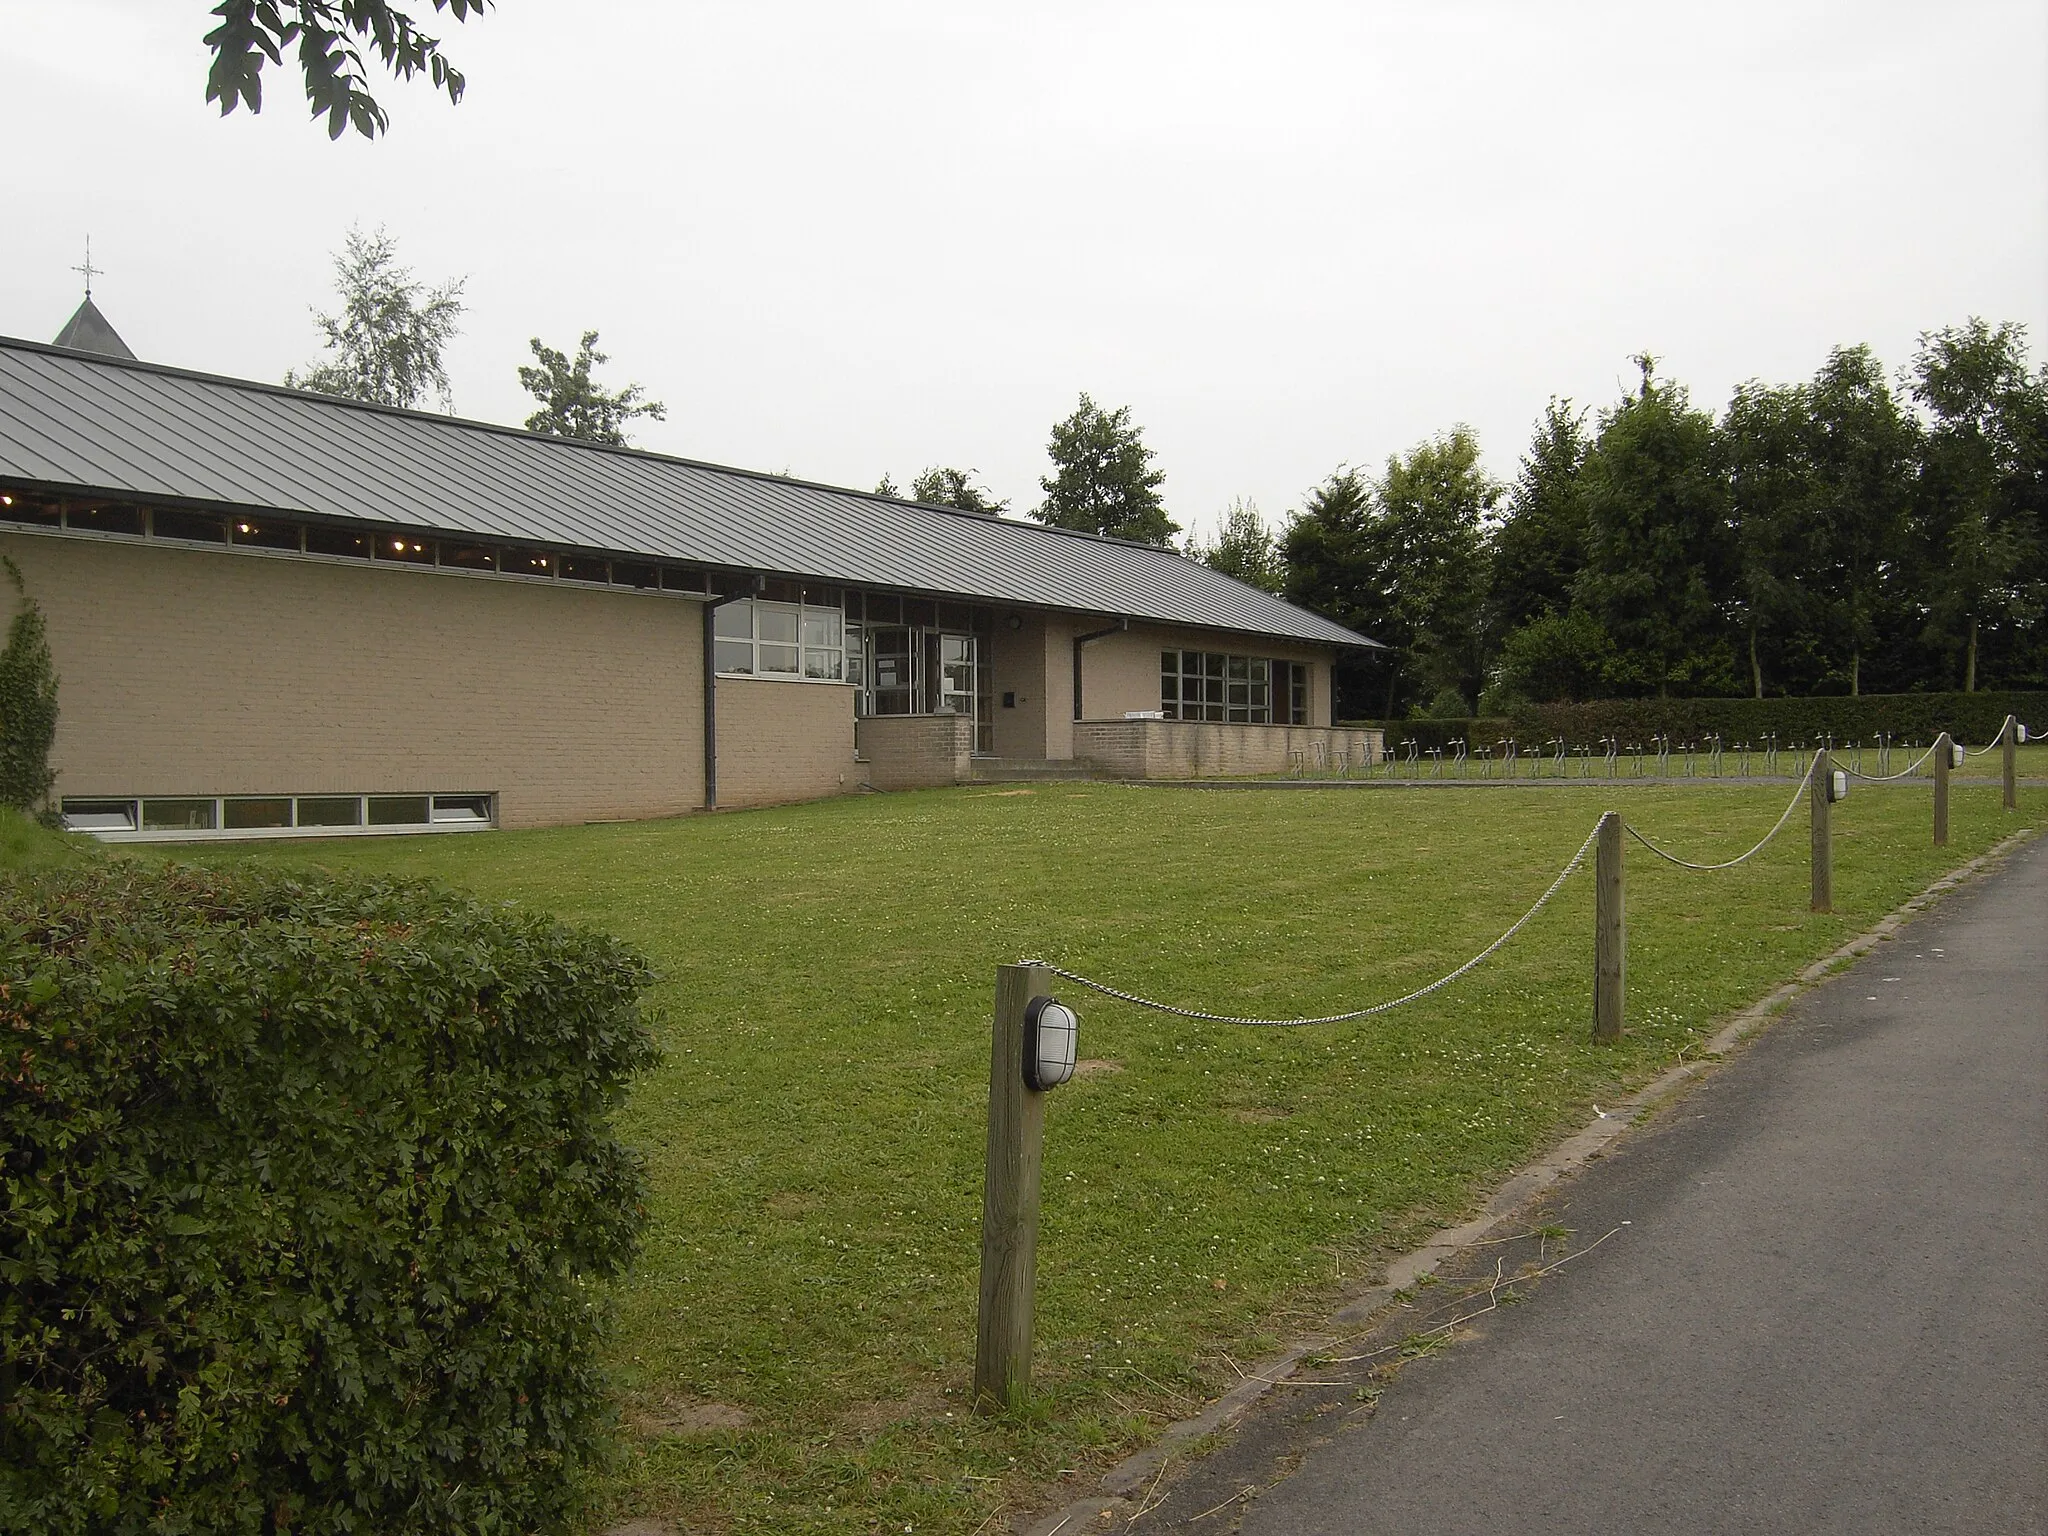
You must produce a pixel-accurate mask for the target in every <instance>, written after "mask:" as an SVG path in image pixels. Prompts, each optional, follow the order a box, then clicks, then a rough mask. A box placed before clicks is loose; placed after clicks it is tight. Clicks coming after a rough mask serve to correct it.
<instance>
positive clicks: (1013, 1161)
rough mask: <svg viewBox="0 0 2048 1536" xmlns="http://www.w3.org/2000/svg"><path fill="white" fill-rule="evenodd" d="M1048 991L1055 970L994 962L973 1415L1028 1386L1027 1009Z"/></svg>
mask: <svg viewBox="0 0 2048 1536" xmlns="http://www.w3.org/2000/svg"><path fill="white" fill-rule="evenodd" d="M1051 990H1052V972H1050V971H1048V970H1046V969H1045V968H1044V967H1043V966H1038V965H999V966H997V967H996V1013H995V1028H994V1031H993V1033H992V1038H991V1044H990V1048H989V1069H988V1172H987V1182H986V1185H985V1186H984V1190H983V1194H982V1201H981V1311H980V1314H979V1316H978V1318H977V1321H976V1325H975V1336H974V1408H975V1411H976V1412H977V1413H1001V1412H1003V1411H1004V1410H1005V1409H1013V1408H1022V1407H1023V1406H1024V1402H1025V1399H1026V1398H1027V1397H1028V1396H1029V1395H1030V1392H1031V1311H1032V1296H1033V1292H1034V1290H1035V1288H1036V1286H1037V1281H1038V1170H1039V1151H1040V1145H1041V1139H1042V1136H1043V1133H1044V1128H1045V1095H1044V1094H1042V1093H1033V1092H1032V1091H1031V1090H1030V1089H1029V1088H1027V1087H1026V1086H1025V1085H1024V1008H1025V1005H1026V1004H1027V1003H1029V1002H1030V1001H1031V999H1032V998H1034V997H1036V996H1038V995H1039V994H1041V993H1047V992H1050V991H1051Z"/></svg>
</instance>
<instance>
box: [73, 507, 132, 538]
mask: <svg viewBox="0 0 2048 1536" xmlns="http://www.w3.org/2000/svg"><path fill="white" fill-rule="evenodd" d="M64 526H65V527H67V528H89V529H91V530H92V531H93V532H94V533H140V532H142V508H140V507H128V506H120V505H116V506H86V505H84V504H83V503H79V502H74V503H72V504H71V506H69V507H67V508H66V509H65V518H64Z"/></svg>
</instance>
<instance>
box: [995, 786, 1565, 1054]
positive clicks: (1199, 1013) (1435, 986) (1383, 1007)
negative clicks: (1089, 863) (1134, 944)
mask: <svg viewBox="0 0 2048 1536" xmlns="http://www.w3.org/2000/svg"><path fill="white" fill-rule="evenodd" d="M1599 835H1600V827H1599V824H1598V823H1597V822H1596V823H1594V826H1593V830H1592V831H1591V832H1588V833H1587V834H1586V840H1585V841H1584V842H1583V843H1581V844H1579V851H1578V852H1577V853H1575V854H1573V855H1572V856H1571V858H1570V859H1569V860H1567V861H1566V863H1565V866H1564V868H1563V869H1561V870H1559V871H1558V872H1557V878H1556V879H1555V880H1553V881H1551V882H1550V888H1549V889H1548V890H1546V891H1545V892H1544V893H1543V894H1542V895H1541V896H1538V897H1537V898H1536V905H1534V906H1533V907H1531V908H1530V909H1529V910H1528V911H1526V912H1524V913H1523V914H1522V915H1521V916H1520V917H1518V918H1516V919H1515V922H1514V925H1513V926H1512V927H1510V928H1509V929H1508V931H1507V932H1506V933H1503V934H1502V935H1501V936H1500V937H1499V938H1497V939H1495V940H1494V941H1493V942H1492V943H1491V944H1489V945H1487V946H1486V948H1484V949H1482V950H1481V951H1479V953H1478V954H1476V955H1474V956H1473V957H1472V958H1471V959H1470V960H1467V961H1466V962H1465V963H1464V964H1463V965H1461V966H1459V967H1458V968H1457V969H1456V970H1455V971H1452V972H1450V973H1449V974H1447V975H1444V976H1439V977H1438V978H1437V979H1436V980H1435V981H1432V982H1431V983H1430V984H1429V985H1428V986H1426V987H1418V988H1416V990H1415V991H1413V992H1410V993H1408V994H1407V995H1406V996H1405V997H1397V998H1393V999H1392V1000H1390V1001H1388V1002H1384V1003H1374V1004H1373V1005H1372V1006H1371V1007H1369V1008H1354V1009H1353V1010H1352V1011H1351V1012H1349V1013H1330V1014H1325V1015H1323V1016H1322V1017H1321V1018H1315V1019H1307V1018H1301V1019H1245V1018H1239V1017H1237V1016H1236V1015H1235V1014H1228V1013H1207V1012H1205V1011H1203V1010H1202V1009H1200V1008H1180V1007H1176V1006H1175V1005H1174V1004H1172V1003H1162V1002H1158V1001H1155V1000H1154V999H1152V998H1149V997H1140V996H1139V995H1138V994H1137V993H1135V992H1125V991H1123V990H1122V989H1121V988H1118V987H1112V986H1110V985H1108V984H1107V983H1105V982H1100V981H1094V980H1091V979H1090V978H1088V977H1086V976H1081V975H1077V974H1076V973H1075V972H1073V971H1070V970H1067V969H1065V968H1064V967H1062V966H1057V965H1054V964H1052V963H1051V962H1050V961H1046V960H1022V961H1019V962H1018V963H1019V964H1020V965H1038V966H1043V967H1044V968H1045V969H1046V970H1048V971H1051V972H1052V973H1053V975H1055V976H1059V977H1063V978H1064V979H1065V980H1067V981H1071V982H1073V983H1074V984H1075V985H1076V986H1080V987H1087V988H1088V989H1089V990H1091V991H1095V992H1100V993H1101V994H1102V995H1103V996H1104V997H1113V998H1116V999H1117V1000H1118V1001H1119V1002H1125V1003H1134V1004H1136V1005H1137V1006H1138V1007H1140V1008H1150V1009H1152V1010H1153V1011H1154V1012H1156V1013H1170V1014H1173V1015H1174V1016H1175V1017H1176V1018H1182V1019H1206V1020H1207V1021H1208V1022H1210V1023H1212V1024H1243V1025H1247V1026H1249V1027H1251V1028H1255V1029H1292V1028H1295V1027H1296V1026H1298V1025H1303V1024H1343V1023H1347V1022H1349V1021H1350V1020H1352V1019H1369V1018H1371V1017H1372V1016H1373V1015H1374V1014H1376V1013H1386V1012H1387V1011H1388V1010H1390V1009H1394V1008H1399V1007H1401V1006H1402V1005H1403V1004H1404V1003H1412V1002H1416V1001H1418V1000H1420V999H1422V998H1425V997H1428V996H1429V995H1430V994H1431V993H1432V992H1440V991H1442V990H1443V989H1444V988H1445V987H1448V986H1449V985H1450V984H1451V983H1452V982H1454V981H1456V980H1457V979H1458V978H1459V977H1460V976H1463V975H1464V974H1465V973H1466V972H1467V971H1470V970H1471V969H1472V968H1473V967H1474V966H1476V965H1479V964H1480V963H1481V962H1483V961H1485V960H1488V959H1490V958H1492V956H1493V955H1494V953H1495V952H1496V951H1498V950H1499V949H1500V947H1501V946H1502V945H1503V944H1505V943H1507V941H1508V940H1509V939H1512V938H1513V937H1514V936H1515V935H1516V934H1518V933H1520V932H1521V931H1522V929H1523V928H1525V927H1526V926H1528V922H1529V919H1530V918H1532V917H1534V916H1535V915H1536V914H1537V913H1538V912H1541V911H1542V910H1543V909H1544V907H1546V906H1548V905H1549V903H1550V898H1551V897H1553V896H1555V895H1556V894H1557V893H1558V892H1559V891H1560V890H1561V889H1563V887H1564V883H1565V881H1567V880H1569V879H1570V878H1571V875H1572V871H1573V870H1575V869H1577V868H1578V867H1579V866H1580V865H1581V864H1583V863H1585V861H1586V850H1587V849H1589V848H1591V847H1592V846H1593V839H1594V838H1596V837H1598V836H1599Z"/></svg>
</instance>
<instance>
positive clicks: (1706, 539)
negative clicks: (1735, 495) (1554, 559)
mask: <svg viewBox="0 0 2048 1536" xmlns="http://www.w3.org/2000/svg"><path fill="white" fill-rule="evenodd" d="M1635 361H1636V364H1637V366H1638V367H1640V368H1641V369H1642V384H1641V386H1640V387H1639V388H1638V389H1637V391H1636V392H1635V393H1634V394H1631V395H1625V396H1624V397H1623V398H1622V400H1621V403H1620V404H1618V405H1616V406H1615V407H1614V408H1613V409H1612V410H1609V411H1607V412H1605V413H1604V414H1603V415H1602V417H1601V422H1600V433H1599V436H1598V437H1597V438H1596V439H1595V441H1594V444H1593V448H1592V451H1591V452H1590V453H1588V454H1587V455H1586V466H1585V472H1584V475H1583V484H1584V490H1583V494H1584V497H1585V507H1586V566H1585V569H1584V570H1582V571H1580V572H1579V575H1578V579H1577V580H1576V581H1575V582H1574V583H1573V585H1572V597H1573V602H1574V604H1575V605H1582V606H1584V607H1585V608H1586V609H1587V610H1588V611H1589V612H1590V613H1591V614H1592V615H1593V617H1594V618H1595V619H1597V620H1598V621H1599V622H1600V624H1601V625H1602V627H1603V628H1605V630H1606V631H1607V633H1608V634H1609V635H1610V636H1612V637H1613V640H1614V643H1615V649H1616V652H1617V655H1616V658H1615V675H1614V678H1613V680H1614V681H1615V682H1617V683H1620V684H1622V685H1624V686H1630V687H1637V688H1649V689H1654V690H1655V691H1656V692H1657V694H1658V695H1659V696H1660V697H1661V696H1664V695H1667V694H1669V692H1670V690H1671V685H1672V684H1673V683H1678V684H1682V685H1689V686H1690V687H1691V688H1692V689H1693V690H1694V691H1713V690H1715V689H1720V688H1726V687H1728V686H1730V685H1731V684H1732V683H1733V681H1734V673H1733V661H1734V655H1733V652H1732V650H1731V649H1730V647H1729V646H1728V643H1727V634H1726V626H1725V624H1724V621H1723V618H1722V612H1721V603H1722V600H1723V598H1724V597H1725V595H1726V593H1727V591H1728V589H1729V585H1730V579H1729V578H1730V565H1731V555H1732V552H1731V547H1730V539H1729V534H1728V526H1727V499H1728V498H1727V486H1726V482H1725V481H1724V480H1723V479H1722V477H1721V474H1720V469H1719V465H1718V464H1717V462H1716V457H1715V451H1714V421H1713V418H1712V417H1711V416H1708V415H1707V414H1706V413H1705V412H1703V411H1696V410H1694V409H1693V408H1692V406H1691V403H1690V401H1689V400H1688V398H1687V395H1686V392H1685V388H1684V386H1682V385H1678V384H1666V383H1662V382H1660V381H1658V380H1657V379H1656V377H1655V376H1654V374H1655V368H1656V359H1654V358H1652V357H1650V356H1649V355H1648V354H1643V355H1641V356H1639V357H1637V358H1636V360H1635Z"/></svg>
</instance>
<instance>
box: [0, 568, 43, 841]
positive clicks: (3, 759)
mask: <svg viewBox="0 0 2048 1536" xmlns="http://www.w3.org/2000/svg"><path fill="white" fill-rule="evenodd" d="M0 567H4V568H5V570H6V572H7V576H8V579H9V580H10V581H12V582H13V583H14V591H15V594H16V596H17V597H18V598H19V599H20V601H19V603H18V604H17V606H16V607H15V610H14V617H13V619H12V620H10V621H9V623H8V626H7V644H6V646H5V647H4V648H0V805H6V806H12V807H13V808H14V809H15V810H17V811H26V812H28V813H29V814H31V815H34V814H36V813H38V812H42V813H44V815H45V819H47V820H50V821H54V820H55V815H54V813H53V812H49V811H48V809H47V806H48V801H49V798H50V788H51V786H52V785H54V784H55V783H56V782H57V775H56V774H55V773H53V772H51V770H50V748H51V746H52V745H53V744H54V743H55V742H56V740H57V669H56V665H55V663H53V662H52V661H51V659H50V637H49V626H48V624H47V623H46V622H45V621H44V619H43V610H42V608H41V606H40V605H39V604H38V603H37V602H36V600H35V599H34V598H32V597H30V596H29V595H28V588H27V587H26V586H25V585H23V583H22V579H21V567H19V566H17V565H16V564H15V563H14V561H13V560H11V559H9V558H7V557H6V556H4V555H0Z"/></svg>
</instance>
